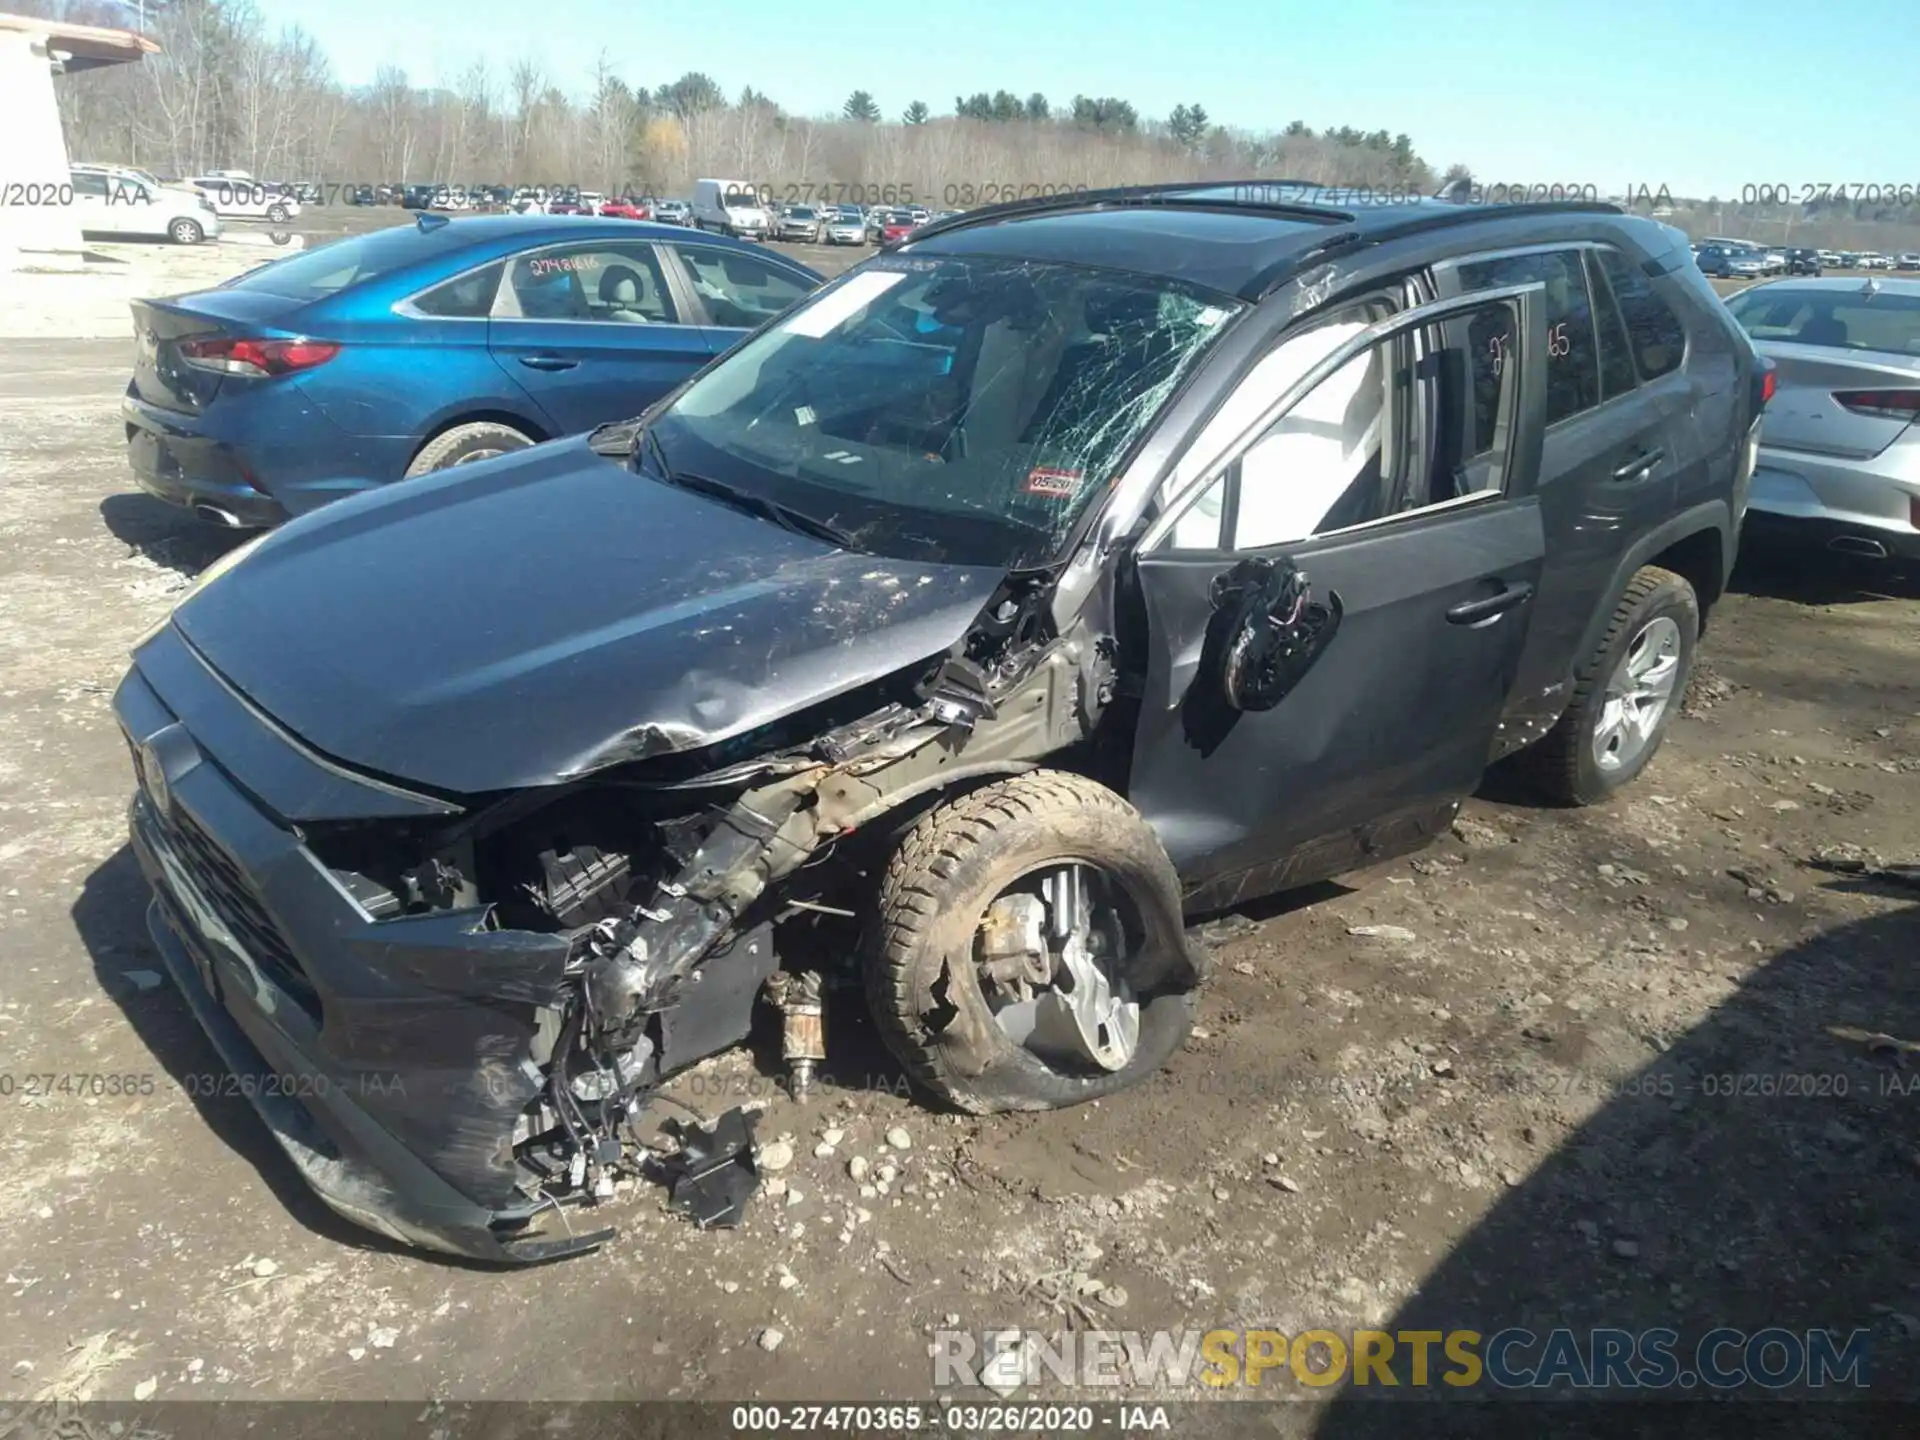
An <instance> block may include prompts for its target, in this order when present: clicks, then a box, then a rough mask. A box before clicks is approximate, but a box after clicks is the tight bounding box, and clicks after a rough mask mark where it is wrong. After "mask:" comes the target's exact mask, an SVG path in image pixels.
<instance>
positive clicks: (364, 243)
mask: <svg viewBox="0 0 1920 1440" xmlns="http://www.w3.org/2000/svg"><path fill="white" fill-rule="evenodd" d="M448 248H449V245H448V242H447V241H446V240H444V239H442V238H441V234H440V231H439V230H427V231H422V230H421V229H419V228H418V227H417V226H414V225H395V226H393V227H392V228H391V229H387V230H376V231H374V232H373V233H372V234H370V235H358V236H354V237H352V238H351V239H347V240H336V241H334V242H333V243H332V244H331V245H322V246H321V247H320V248H319V249H318V250H309V251H307V252H306V253H305V254H304V255H289V256H288V257H287V258H286V259H284V260H280V261H276V262H275V263H274V264H272V265H269V266H268V267H267V268H266V269H264V270H256V271H252V272H250V273H249V274H246V275H242V276H241V277H240V278H239V279H237V280H230V281H228V282H227V287H226V288H228V289H229V290H262V291H265V292H266V293H267V294H269V295H284V296H285V297H286V298H287V299H289V300H324V299H325V298H326V297H327V296H329V295H335V294H338V293H339V292H340V291H342V290H345V289H346V288H347V287H348V286H349V285H360V284H364V283H365V282H366V281H368V280H374V279H377V278H379V277H380V276H382V275H387V274H391V273H392V272H393V271H395V270H399V269H401V268H403V267H404V266H407V265H412V264H414V263H416V262H418V261H421V260H425V259H427V258H429V257H430V256H433V255H438V254H441V253H442V252H444V251H446V250H447V249H448Z"/></svg>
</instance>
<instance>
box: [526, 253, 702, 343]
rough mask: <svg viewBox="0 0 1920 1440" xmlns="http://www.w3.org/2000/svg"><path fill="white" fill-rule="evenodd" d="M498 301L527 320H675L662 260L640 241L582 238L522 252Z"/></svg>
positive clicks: (665, 322)
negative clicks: (610, 242) (611, 242)
mask: <svg viewBox="0 0 1920 1440" xmlns="http://www.w3.org/2000/svg"><path fill="white" fill-rule="evenodd" d="M502 305H503V309H505V311H506V313H508V314H509V315H516V316H518V317H520V318H521V319H525V320H604V321H609V322H612V323H615V324H622V325H647V324H653V325H673V324H677V323H678V321H679V316H678V314H677V313H676V312H675V310H674V308H673V302H672V300H671V299H669V298H668V295H667V281H666V276H664V275H663V274H661V273H660V261H659V259H658V257H657V256H656V255H655V254H654V250H653V247H652V246H651V245H647V244H644V243H641V244H626V245H607V244H605V243H602V242H600V241H582V242H580V243H578V244H574V245H556V246H553V247H551V248H550V249H546V250H541V251H538V252H536V253H534V254H531V255H522V256H520V257H519V258H518V259H516V260H515V261H514V262H513V269H512V271H511V272H510V274H509V275H508V280H507V296H506V297H505V298H504V299H503V302H502Z"/></svg>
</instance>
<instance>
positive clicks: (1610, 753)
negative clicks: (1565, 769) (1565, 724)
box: [1593, 615, 1681, 772]
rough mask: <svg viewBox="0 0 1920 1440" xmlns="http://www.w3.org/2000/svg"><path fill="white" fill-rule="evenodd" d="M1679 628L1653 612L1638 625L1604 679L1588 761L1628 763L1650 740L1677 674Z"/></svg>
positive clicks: (1613, 766)
mask: <svg viewBox="0 0 1920 1440" xmlns="http://www.w3.org/2000/svg"><path fill="white" fill-rule="evenodd" d="M1680 649H1681V644H1680V627H1679V626H1678V625H1676V624H1675V623H1674V622H1673V621H1672V620H1670V619H1668V618H1667V617H1666V616H1664V615H1656V616H1654V618H1653V619H1651V620H1649V621H1647V623H1646V624H1645V625H1643V626H1641V627H1640V633H1639V634H1637V635H1635V636H1634V637H1633V643H1632V644H1631V645H1629V646H1627V650H1626V654H1624V655H1622V656H1621V657H1620V663H1619V664H1618V665H1617V666H1615V667H1614V671H1613V675H1612V676H1611V677H1610V678H1609V679H1608V681H1607V688H1606V690H1605V692H1604V697H1603V699H1604V703H1603V704H1602V705H1601V708H1600V718H1599V720H1598V721H1596V722H1595V724H1594V727H1593V759H1594V763H1595V764H1596V765H1598V766H1599V767H1600V769H1601V770H1602V771H1605V772H1612V771H1615V770H1619V769H1622V768H1623V767H1625V766H1628V765H1631V764H1632V763H1633V762H1634V761H1636V760H1638V759H1639V758H1640V756H1641V755H1642V754H1643V753H1644V752H1645V750H1646V749H1647V746H1648V745H1649V744H1650V743H1652V740H1653V737H1654V733H1655V732H1656V731H1657V730H1658V729H1659V728H1660V721H1661V719H1662V717H1664V716H1665V715H1666V713H1667V706H1668V705H1669V704H1671V703H1672V701H1673V688H1674V684H1675V682H1676V681H1678V680H1679V678H1680Z"/></svg>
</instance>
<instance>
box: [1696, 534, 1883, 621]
mask: <svg viewBox="0 0 1920 1440" xmlns="http://www.w3.org/2000/svg"><path fill="white" fill-rule="evenodd" d="M1728 589H1730V590H1733V591H1737V592H1738V593H1740V594H1742V595H1753V596H1758V597H1761V598H1765V599H1771V600H1790V601H1793V602H1794V603H1796V604H1800V605H1855V604H1858V603H1860V602H1861V601H1863V600H1915V599H1920V565H1916V564H1915V563H1913V562H1912V561H1907V560H1900V559H1889V560H1871V559H1867V558H1865V557H1863V556H1857V555H1837V554H1834V553H1833V552H1832V551H1829V550H1822V549H1820V548H1818V547H1817V546H1813V545H1795V544H1793V543H1792V542H1791V541H1789V540H1786V539H1782V538H1779V537H1775V536H1770V535H1769V536H1747V537H1743V538H1742V540H1741V542H1740V559H1739V562H1738V563H1737V564H1736V565H1735V566H1734V571H1733V578H1732V579H1731V580H1730V581H1729V582H1728Z"/></svg>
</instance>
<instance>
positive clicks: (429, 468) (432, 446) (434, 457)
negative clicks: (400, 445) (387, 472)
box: [407, 420, 534, 480]
mask: <svg viewBox="0 0 1920 1440" xmlns="http://www.w3.org/2000/svg"><path fill="white" fill-rule="evenodd" d="M533 443H534V441H533V437H532V436H530V435H525V434H522V433H521V432H520V431H518V430H516V429H514V428H513V427H512V426H511V425H500V424H496V423H495V422H494V421H491V420H476V421H474V422H473V423H472V424H470V425H456V426H454V427H453V428H452V429H451V430H448V431H446V432H445V433H444V434H440V435H436V436H434V437H433V439H431V440H429V441H428V442H427V443H426V444H425V445H423V446H421V447H420V453H419V454H418V455H416V456H414V457H413V463H412V464H411V465H409V466H407V479H409V480H411V479H413V478H414V477H415V476H417V475H429V474H431V473H432V472H434V471H435V470H446V469H449V468H451V467H452V466H455V465H471V464H474V463H476V462H477V461H481V460H491V459H493V457H494V456H496V455H505V454H506V453H507V452H508V451H509V450H524V449H526V448H527V447H528V446H529V445H531V444H533Z"/></svg>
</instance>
